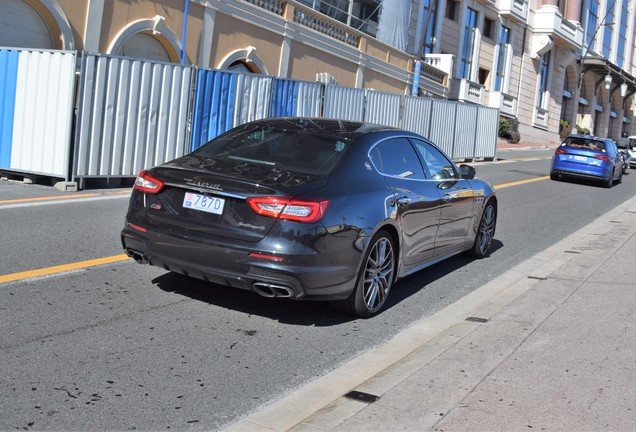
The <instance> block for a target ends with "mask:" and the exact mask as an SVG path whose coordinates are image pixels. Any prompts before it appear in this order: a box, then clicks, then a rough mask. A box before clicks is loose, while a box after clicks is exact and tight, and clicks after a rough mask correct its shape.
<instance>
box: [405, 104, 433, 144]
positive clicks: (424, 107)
mask: <svg viewBox="0 0 636 432" xmlns="http://www.w3.org/2000/svg"><path fill="white" fill-rule="evenodd" d="M432 109H433V99H429V98H423V97H415V96H405V97H404V116H403V118H402V128H403V129H406V130H407V131H411V132H415V133H418V134H420V135H422V136H423V137H426V138H429V135H430V126H431V112H432Z"/></svg>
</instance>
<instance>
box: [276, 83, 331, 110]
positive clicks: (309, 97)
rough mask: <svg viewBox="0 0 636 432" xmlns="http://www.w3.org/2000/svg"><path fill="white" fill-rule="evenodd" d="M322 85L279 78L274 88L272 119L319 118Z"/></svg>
mask: <svg viewBox="0 0 636 432" xmlns="http://www.w3.org/2000/svg"><path fill="white" fill-rule="evenodd" d="M321 110H322V84H320V83H318V82H306V81H293V80H288V79H281V78H277V79H275V80H274V83H273V88H272V103H271V105H270V110H269V115H270V117H319V116H320V113H321Z"/></svg>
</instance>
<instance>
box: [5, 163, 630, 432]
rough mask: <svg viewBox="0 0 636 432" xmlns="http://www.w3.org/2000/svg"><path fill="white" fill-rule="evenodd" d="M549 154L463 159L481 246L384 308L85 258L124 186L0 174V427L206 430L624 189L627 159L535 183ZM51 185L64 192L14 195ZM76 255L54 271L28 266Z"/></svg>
mask: <svg viewBox="0 0 636 432" xmlns="http://www.w3.org/2000/svg"><path fill="white" fill-rule="evenodd" d="M550 155H551V152H550V151H534V152H520V151H517V152H506V153H504V154H500V155H499V156H500V157H502V158H503V159H504V160H502V161H498V162H486V163H479V164H476V165H475V166H476V168H477V170H478V176H480V177H482V178H484V179H486V180H489V181H490V182H491V183H492V184H494V185H496V187H497V189H498V191H497V193H498V196H499V219H498V226H497V233H496V236H495V242H494V245H493V246H494V247H493V250H492V253H491V255H490V256H489V257H487V258H485V259H483V260H479V261H474V260H470V259H468V258H465V257H462V256H460V257H456V258H452V259H450V260H448V261H446V262H444V263H441V264H438V265H436V266H434V267H432V268H429V269H427V270H425V271H423V272H420V273H419V274H416V275H413V276H411V277H409V278H406V279H404V280H403V281H401V282H400V283H399V284H398V285H397V286H396V288H395V289H394V290H393V291H392V293H391V297H390V298H389V300H388V302H389V304H388V305H387V306H388V307H387V309H386V310H385V311H384V312H383V313H381V314H380V315H379V316H377V317H374V318H372V319H369V320H361V319H354V318H352V317H349V316H346V315H342V314H340V313H338V312H335V311H333V310H332V309H331V308H330V307H329V306H328V305H327V304H324V303H301V302H293V301H289V300H274V299H266V298H261V297H258V296H256V295H254V294H251V293H249V292H243V291H236V290H230V289H227V288H225V287H222V286H218V285H211V284H208V283H204V282H200V281H197V280H193V279H189V278H186V277H182V276H178V275H172V274H170V273H168V272H166V271H164V270H161V269H158V268H154V267H148V266H140V265H137V264H136V263H134V262H132V261H131V260H123V261H118V260H117V259H116V260H115V262H113V263H111V264H102V265H95V266H90V267H87V266H89V265H92V264H95V263H94V262H93V260H95V259H98V258H103V257H112V256H115V257H117V256H119V255H121V253H122V251H121V246H120V243H119V230H120V229H121V227H122V224H123V216H124V213H125V211H126V207H127V199H126V198H127V195H126V193H125V191H119V190H109V191H84V192H79V193H75V194H68V193H61V192H60V193H58V192H56V191H54V190H52V188H50V187H44V186H39V185H24V184H21V183H14V182H0V221H2V222H1V223H0V252H1V253H0V280H2V277H3V276H6V275H9V274H15V273H19V272H24V273H23V274H22V275H18V276H16V277H17V279H18V280H15V281H12V282H4V283H2V282H0V330H1V331H0V362H1V363H2V365H3V367H2V369H1V370H0V430H9V429H36V430H37V429H39V430H42V429H49V430H50V429H56V430H60V429H64V430H87V429H90V430H106V429H108V430H130V429H144V430H150V429H152V430H216V429H219V428H222V427H223V426H224V425H227V424H230V423H233V422H234V421H236V420H237V419H238V418H240V417H242V416H244V415H246V414H248V413H250V412H253V411H254V410H256V409H258V408H259V407H261V406H263V405H266V404H267V403H269V402H271V401H273V400H276V399H278V398H280V397H281V396H283V395H285V394H288V393H289V392H291V391H293V390H294V389H296V388H298V387H300V386H302V385H304V384H306V383H307V382H310V381H312V380H313V379H315V378H317V377H319V376H321V375H323V374H325V373H326V372H328V371H330V370H332V369H334V368H335V367H336V366H338V365H340V364H342V363H344V362H346V361H347V360H349V359H351V358H353V357H356V356H357V355H359V354H360V353H362V352H365V351H367V350H368V349H370V348H371V347H373V346H375V345H377V344H380V343H382V342H384V341H386V340H388V339H390V338H391V337H392V336H394V335H395V334H396V333H398V332H399V331H400V330H402V329H404V328H407V327H409V326H410V325H411V323H413V322H414V321H415V320H417V319H420V318H421V317H423V316H427V315H430V314H432V313H434V312H436V311H438V310H440V309H442V308H443V307H445V306H447V305H448V304H451V303H453V302H454V301H456V300H458V299H459V298H461V297H462V296H464V295H465V294H467V293H469V292H471V291H472V290H474V289H476V288H478V287H479V286H481V285H483V284H484V283H486V282H488V281H489V280H491V279H493V278H494V277H496V276H498V275H500V274H502V273H504V272H505V271H506V270H508V269H509V268H510V267H512V266H514V265H516V264H518V263H520V262H521V261H523V260H525V259H526V258H529V257H530V256H532V255H534V254H535V253H537V252H539V251H542V250H543V249H545V248H546V247H548V246H550V245H552V244H553V243H555V242H557V241H558V240H560V239H562V238H564V237H566V236H568V235H569V234H571V233H573V232H574V231H576V230H577V229H578V228H580V227H582V226H584V225H586V224H588V223H590V222H591V221H592V220H594V219H596V218H597V217H599V216H600V215H602V214H604V213H605V212H606V211H607V210H609V209H611V208H613V207H615V206H616V205H618V204H620V203H621V202H623V201H624V200H626V199H628V198H631V197H633V196H634V195H635V194H636V170H634V171H632V172H633V174H631V173H630V174H631V175H626V176H625V177H624V179H623V183H622V184H619V185H616V186H614V188H612V189H605V188H603V187H601V186H600V185H595V184H592V183H575V182H554V181H550V180H549V179H547V177H546V176H547V174H548V169H549V165H550V160H549V157H550ZM122 192H123V193H122ZM87 194H91V195H93V196H88V197H87V196H86V195H87ZM60 195H63V196H68V195H70V196H71V198H63V199H55V200H50V199H47V200H36V201H26V202H25V201H23V200H22V199H23V198H39V197H49V198H50V197H58V196H60ZM14 200H15V201H14ZM608 223H611V221H608ZM77 262H83V264H79V265H71V266H70V267H69V268H68V269H67V270H68V271H66V272H64V273H58V274H54V275H48V276H46V275H45V276H41V275H40V276H38V275H37V273H33V272H32V271H33V270H36V269H41V268H49V267H52V266H59V265H63V264H73V263H77ZM290 409H293V407H290Z"/></svg>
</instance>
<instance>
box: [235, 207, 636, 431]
mask: <svg viewBox="0 0 636 432" xmlns="http://www.w3.org/2000/svg"><path fill="white" fill-rule="evenodd" d="M635 256H636V199H633V200H630V201H628V202H626V203H624V204H622V205H621V206H619V207H618V208H616V209H614V210H612V211H611V212H609V213H608V214H606V215H604V216H603V217H602V221H601V219H599V220H597V221H596V222H594V223H592V224H590V225H588V226H587V227H584V228H583V229H581V230H579V231H578V232H577V233H575V234H574V235H572V236H570V237H568V238H566V239H564V240H562V241H561V242H559V243H557V244H555V245H554V246H552V247H551V248H549V249H547V250H546V251H544V252H542V253H540V254H538V255H536V256H535V257H533V258H531V259H529V260H527V261H525V262H524V263H521V264H520V265H518V266H517V267H515V268H514V269H512V270H510V271H508V272H507V273H506V274H504V275H502V276H500V277H499V278H497V279H496V280H493V281H492V282H490V283H488V284H487V285H484V286H483V287H481V288H479V289H477V290H476V291H474V292H472V293H471V294H469V295H467V296H466V297H464V298H463V299H462V300H460V301H459V302H457V303H455V304H453V305H450V306H448V307H447V308H445V309H443V310H441V311H439V312H438V313H436V314H434V315H432V316H430V317H427V318H425V319H423V320H421V321H420V322H418V323H415V324H414V325H413V326H412V327H411V328H409V329H407V330H405V331H404V332H402V333H400V334H399V335H397V336H396V337H395V338H394V339H392V340H391V341H389V342H387V343H385V344H384V345H382V346H379V347H376V348H374V349H372V350H370V351H369V352H367V353H365V354H363V355H362V356H360V357H358V358H357V359H354V360H352V361H350V362H349V363H347V364H345V365H343V366H341V367H339V368H338V369H336V370H335V371H333V372H330V373H329V374H327V375H326V376H324V377H321V378H320V379H318V380H316V381H315V382H313V383H310V384H308V385H307V386H305V387H303V388H301V389H299V390H297V391H296V392H294V393H292V394H290V395H288V396H286V397H284V398H282V399H281V400H279V401H276V402H274V403H272V404H271V405H269V406H267V407H265V408H263V409H262V410H260V411H258V412H256V413H254V414H252V415H250V416H248V417H247V418H244V419H243V420H241V421H239V422H238V423H236V424H234V425H231V426H230V427H229V428H227V429H226V430H228V431H287V430H293V431H313V432H317V431H365V432H367V431H403V430H412V431H424V430H444V431H458V430H459V431H468V430H470V431H473V430H488V431H508V430H514V431H519V430H524V431H525V430H567V431H570V430H571V431H574V430H577V431H580V430H601V429H604V430H614V431H619V430H620V431H627V430H636V385H634V383H636V317H635V315H636V289H635V288H636V283H635V282H634V272H633V271H631V268H632V267H633V262H634V257H635ZM466 318H470V319H469V320H467V319H466ZM351 390H355V391H359V392H362V393H363V394H365V395H366V396H367V397H368V398H369V399H367V400H366V401H361V400H359V399H354V398H350V397H346V396H344V395H346V394H347V393H348V392H349V391H351ZM376 398H377V399H376ZM374 399H376V400H374Z"/></svg>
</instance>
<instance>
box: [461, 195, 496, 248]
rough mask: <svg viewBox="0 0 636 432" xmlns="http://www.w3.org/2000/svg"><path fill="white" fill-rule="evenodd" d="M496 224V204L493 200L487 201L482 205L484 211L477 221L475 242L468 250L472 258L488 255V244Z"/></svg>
mask: <svg viewBox="0 0 636 432" xmlns="http://www.w3.org/2000/svg"><path fill="white" fill-rule="evenodd" d="M496 226H497V206H496V205H495V203H494V202H492V201H489V202H488V203H486V207H484V212H483V213H482V215H481V220H480V221H479V228H478V229H477V235H476V236H475V243H473V247H472V248H471V249H470V250H469V251H468V254H469V255H470V256H472V257H473V258H477V259H481V258H483V257H485V256H486V255H488V251H489V250H490V245H491V244H492V240H493V238H494V237H495V228H496Z"/></svg>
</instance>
